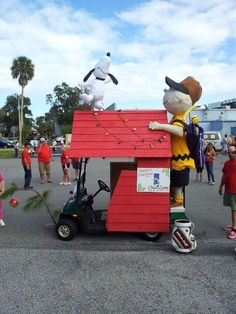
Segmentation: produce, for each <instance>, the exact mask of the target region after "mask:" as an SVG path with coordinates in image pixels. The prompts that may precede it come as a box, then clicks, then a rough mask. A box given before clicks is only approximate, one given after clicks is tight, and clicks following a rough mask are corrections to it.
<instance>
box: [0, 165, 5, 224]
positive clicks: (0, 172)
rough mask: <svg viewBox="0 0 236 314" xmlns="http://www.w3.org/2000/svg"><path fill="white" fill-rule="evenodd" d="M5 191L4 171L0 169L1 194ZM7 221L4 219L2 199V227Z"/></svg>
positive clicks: (0, 222) (0, 221)
mask: <svg viewBox="0 0 236 314" xmlns="http://www.w3.org/2000/svg"><path fill="white" fill-rule="evenodd" d="M4 191H5V181H4V176H3V172H2V171H0V194H2V193H4ZM4 226H5V222H4V221H3V201H2V200H1V199H0V227H4Z"/></svg>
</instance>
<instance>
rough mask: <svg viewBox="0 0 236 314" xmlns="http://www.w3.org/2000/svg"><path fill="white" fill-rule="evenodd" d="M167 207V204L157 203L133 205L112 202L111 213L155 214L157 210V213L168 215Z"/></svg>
mask: <svg viewBox="0 0 236 314" xmlns="http://www.w3.org/2000/svg"><path fill="white" fill-rule="evenodd" d="M169 207H170V206H167V205H161V206H159V205H157V204H151V205H148V206H144V204H139V205H136V204H135V205H134V204H128V205H127V204H126V205H125V204H120V205H119V204H112V213H118V214H125V213H130V214H146V215H149V214H156V213H157V212H158V215H159V214H160V215H161V214H166V213H168V215H169Z"/></svg>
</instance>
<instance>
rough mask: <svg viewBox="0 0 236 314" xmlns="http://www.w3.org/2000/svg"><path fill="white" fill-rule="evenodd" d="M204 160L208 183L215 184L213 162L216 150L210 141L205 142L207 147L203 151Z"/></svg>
mask: <svg viewBox="0 0 236 314" xmlns="http://www.w3.org/2000/svg"><path fill="white" fill-rule="evenodd" d="M204 155H205V162H206V170H207V178H208V184H212V185H214V184H215V177H214V173H213V163H214V161H215V158H216V151H215V149H214V147H213V145H212V144H211V143H208V144H207V147H206V149H205V151H204Z"/></svg>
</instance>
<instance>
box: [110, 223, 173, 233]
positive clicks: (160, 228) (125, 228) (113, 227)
mask: <svg viewBox="0 0 236 314" xmlns="http://www.w3.org/2000/svg"><path fill="white" fill-rule="evenodd" d="M107 230H108V231H109V232H112V231H113V232H169V230H170V225H169V223H163V224H161V223H160V224H158V223H152V224H138V223H133V224H131V223H122V224H121V223H112V224H109V225H108V228H107Z"/></svg>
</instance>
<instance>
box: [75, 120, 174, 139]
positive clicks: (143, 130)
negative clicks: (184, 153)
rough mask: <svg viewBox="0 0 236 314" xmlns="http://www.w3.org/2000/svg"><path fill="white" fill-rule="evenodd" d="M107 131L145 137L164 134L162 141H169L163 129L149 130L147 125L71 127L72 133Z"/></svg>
mask: <svg viewBox="0 0 236 314" xmlns="http://www.w3.org/2000/svg"><path fill="white" fill-rule="evenodd" d="M107 132H110V134H115V135H116V134H117V135H119V134H121V135H126V134H137V135H138V136H144V137H145V138H148V137H151V138H156V139H158V138H162V136H166V138H165V139H164V141H170V136H169V134H167V133H166V132H165V131H150V130H148V129H147V126H140V127H137V126H135V127H130V128H127V127H123V126H119V127H114V125H111V126H109V127H104V126H96V125H94V126H92V125H88V124H87V126H86V127H83V128H82V127H79V126H75V127H74V128H73V135H83V134H85V135H88V134H106V133H107Z"/></svg>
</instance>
